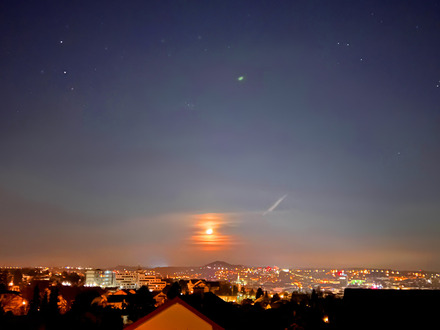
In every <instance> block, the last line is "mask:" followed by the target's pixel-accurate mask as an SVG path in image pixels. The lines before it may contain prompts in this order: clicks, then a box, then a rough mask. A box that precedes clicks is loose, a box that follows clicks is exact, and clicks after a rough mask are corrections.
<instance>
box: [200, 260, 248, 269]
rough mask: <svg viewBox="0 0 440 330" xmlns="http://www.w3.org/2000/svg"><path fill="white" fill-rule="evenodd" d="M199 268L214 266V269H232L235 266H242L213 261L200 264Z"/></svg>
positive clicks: (240, 266)
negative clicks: (203, 264)
mask: <svg viewBox="0 0 440 330" xmlns="http://www.w3.org/2000/svg"><path fill="white" fill-rule="evenodd" d="M201 268H216V269H218V268H224V269H230V268H232V269H235V268H243V266H242V265H231V264H229V263H227V262H225V261H214V262H211V263H209V264H207V265H205V266H202V267H201Z"/></svg>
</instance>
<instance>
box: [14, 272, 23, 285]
mask: <svg viewBox="0 0 440 330" xmlns="http://www.w3.org/2000/svg"><path fill="white" fill-rule="evenodd" d="M13 275H14V285H20V284H21V282H23V273H22V272H21V269H16V270H14V273H13Z"/></svg>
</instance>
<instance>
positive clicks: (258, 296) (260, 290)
mask: <svg viewBox="0 0 440 330" xmlns="http://www.w3.org/2000/svg"><path fill="white" fill-rule="evenodd" d="M263 294H264V292H263V290H262V289H261V288H258V290H257V293H256V294H255V299H258V298H260V297H261V296H262V295H263Z"/></svg>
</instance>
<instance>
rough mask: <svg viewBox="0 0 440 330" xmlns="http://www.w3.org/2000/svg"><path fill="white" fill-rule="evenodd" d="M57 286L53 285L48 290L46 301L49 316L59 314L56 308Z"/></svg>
mask: <svg viewBox="0 0 440 330" xmlns="http://www.w3.org/2000/svg"><path fill="white" fill-rule="evenodd" d="M58 293H59V290H58V287H56V286H53V287H52V289H51V290H50V295H49V302H48V312H49V315H50V316H51V317H53V316H55V315H58V314H59V309H58Z"/></svg>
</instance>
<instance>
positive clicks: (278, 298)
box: [270, 293, 281, 304]
mask: <svg viewBox="0 0 440 330" xmlns="http://www.w3.org/2000/svg"><path fill="white" fill-rule="evenodd" d="M280 299H281V298H280V296H279V294H278V293H275V294H274V295H273V296H272V299H271V300H270V303H271V304H272V303H274V302H275V301H278V300H280Z"/></svg>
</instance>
